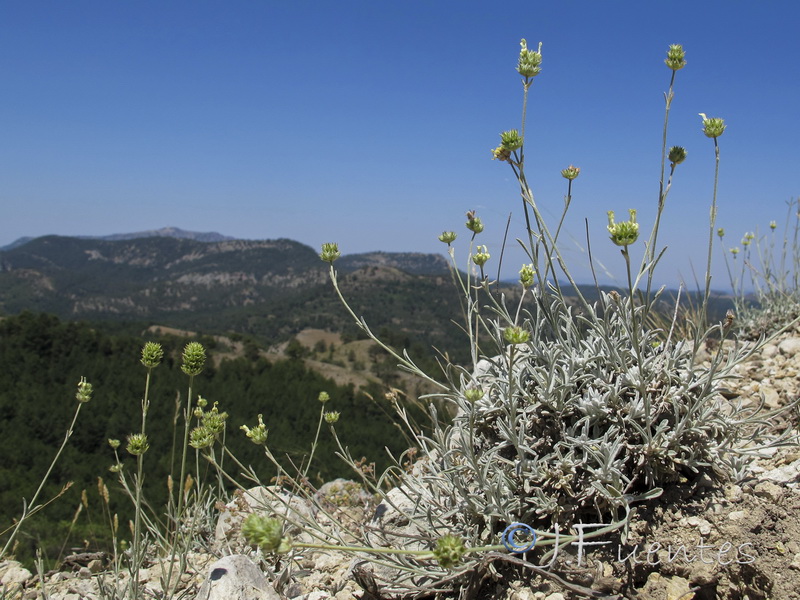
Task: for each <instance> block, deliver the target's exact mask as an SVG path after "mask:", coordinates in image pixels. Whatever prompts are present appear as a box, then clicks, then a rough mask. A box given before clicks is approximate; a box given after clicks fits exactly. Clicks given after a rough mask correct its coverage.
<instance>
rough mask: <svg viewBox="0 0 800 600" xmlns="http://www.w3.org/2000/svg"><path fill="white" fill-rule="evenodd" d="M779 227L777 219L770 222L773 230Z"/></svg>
mask: <svg viewBox="0 0 800 600" xmlns="http://www.w3.org/2000/svg"><path fill="white" fill-rule="evenodd" d="M777 227H778V224H777V223H776V222H775V221H770V222H769V228H770V229H772V230H773V231H775V229H777Z"/></svg>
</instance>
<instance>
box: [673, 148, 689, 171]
mask: <svg viewBox="0 0 800 600" xmlns="http://www.w3.org/2000/svg"><path fill="white" fill-rule="evenodd" d="M685 160H686V148H683V147H682V146H673V147H672V148H670V149H669V162H670V163H671V164H672V166H673V167H674V166H675V165H679V164H681V163H682V162H683V161H685Z"/></svg>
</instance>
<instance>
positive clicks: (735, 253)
mask: <svg viewBox="0 0 800 600" xmlns="http://www.w3.org/2000/svg"><path fill="white" fill-rule="evenodd" d="M731 254H733V258H736V255H737V254H739V248H736V247H733V248H731Z"/></svg>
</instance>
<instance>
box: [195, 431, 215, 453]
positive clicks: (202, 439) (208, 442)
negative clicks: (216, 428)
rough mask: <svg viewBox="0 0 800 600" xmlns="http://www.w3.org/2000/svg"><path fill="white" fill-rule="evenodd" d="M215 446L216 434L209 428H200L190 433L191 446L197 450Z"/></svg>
mask: <svg viewBox="0 0 800 600" xmlns="http://www.w3.org/2000/svg"><path fill="white" fill-rule="evenodd" d="M213 444H214V432H213V431H211V430H210V429H209V428H208V427H204V426H202V425H201V426H200V427H195V428H194V429H192V431H191V433H189V445H190V446H191V447H192V448H194V449H195V450H202V449H204V448H209V447H210V446H212V445H213Z"/></svg>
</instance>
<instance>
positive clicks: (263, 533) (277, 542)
mask: <svg viewBox="0 0 800 600" xmlns="http://www.w3.org/2000/svg"><path fill="white" fill-rule="evenodd" d="M242 535H244V538H245V539H246V540H247V543H248V544H252V545H253V546H258V547H259V548H261V550H263V551H264V552H274V553H277V554H285V553H286V552H288V551H289V550H291V548H292V541H291V540H290V539H289V537H288V536H285V535H283V525H282V524H281V522H280V521H279V520H278V519H275V518H271V517H266V516H263V515H259V514H256V513H253V514H252V515H250V516H249V517H247V518H246V519H245V520H244V522H243V523H242Z"/></svg>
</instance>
